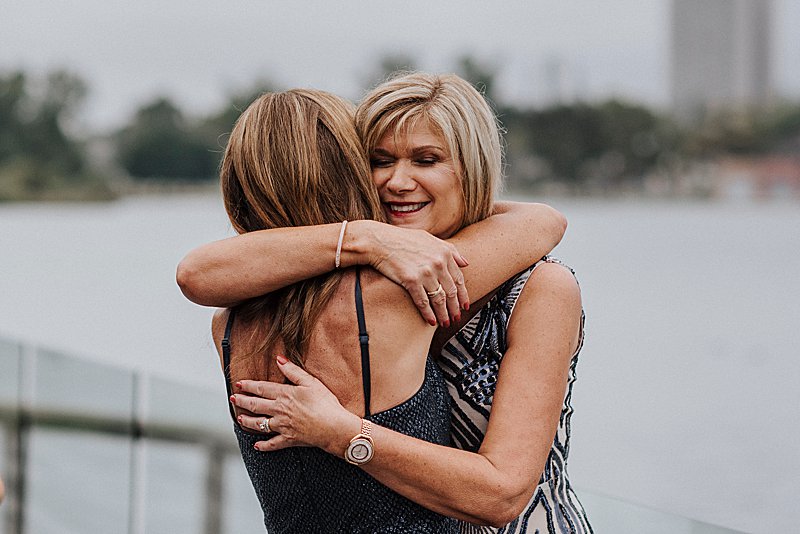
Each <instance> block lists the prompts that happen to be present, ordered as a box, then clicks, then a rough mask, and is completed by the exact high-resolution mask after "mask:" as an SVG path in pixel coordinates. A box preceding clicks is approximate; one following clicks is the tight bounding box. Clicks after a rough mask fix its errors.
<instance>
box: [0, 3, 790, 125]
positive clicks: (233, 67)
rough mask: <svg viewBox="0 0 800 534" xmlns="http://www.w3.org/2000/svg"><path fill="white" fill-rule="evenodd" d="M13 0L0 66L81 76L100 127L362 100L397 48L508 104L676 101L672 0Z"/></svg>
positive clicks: (784, 45)
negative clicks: (478, 84)
mask: <svg viewBox="0 0 800 534" xmlns="http://www.w3.org/2000/svg"><path fill="white" fill-rule="evenodd" d="M12 1H13V0H12ZM753 1H757V0H753ZM14 3H15V4H16V5H14V6H13V7H11V6H8V4H6V5H5V6H4V9H3V12H4V13H3V16H2V17H1V18H0V71H7V70H9V69H16V68H22V69H25V70H26V71H28V72H31V73H42V72H45V71H46V70H48V69H52V68H57V67H66V68H68V69H70V70H72V71H74V72H77V73H78V74H79V75H81V76H82V77H83V78H85V79H86V80H87V82H88V83H89V86H90V90H91V92H90V96H89V99H88V100H87V103H86V107H85V110H84V111H85V113H84V114H83V116H84V120H85V124H87V125H90V126H92V127H101V128H105V127H113V126H116V125H119V124H121V123H122V122H124V121H125V120H126V119H127V118H128V117H129V116H130V114H131V113H132V112H133V110H134V109H135V108H136V107H137V106H139V105H141V104H142V103H144V102H146V101H147V100H148V99H150V98H152V97H154V96H155V95H158V94H166V95H169V96H171V97H173V98H175V99H176V100H177V101H178V102H179V104H180V105H181V106H182V107H184V108H185V109H188V110H190V111H193V112H203V111H207V110H210V109H212V108H214V107H216V106H219V105H220V104H221V103H222V102H223V101H224V98H225V95H227V94H229V93H230V92H232V91H235V90H236V89H242V88H246V87H249V86H250V85H252V83H253V82H254V80H256V79H259V78H261V79H268V80H272V81H274V82H276V83H278V84H279V85H281V86H283V87H292V86H313V87H317V88H320V89H326V90H329V91H333V92H337V93H339V94H342V95H344V96H347V97H349V98H352V99H357V98H358V97H359V96H360V94H361V91H362V90H363V89H364V83H365V80H367V79H368V78H369V76H370V74H371V73H372V72H374V71H375V69H376V64H377V61H378V58H379V57H380V56H382V55H386V54H392V53H394V54H407V55H410V56H412V57H415V58H417V60H418V66H419V67H420V68H423V69H425V70H434V71H442V70H452V69H453V68H454V65H455V62H456V59H457V58H458V57H459V56H461V55H463V54H471V55H473V56H475V57H477V58H478V59H481V60H482V61H485V62H488V63H489V64H491V65H493V66H496V68H497V69H498V71H499V75H500V76H499V79H498V82H499V93H500V95H501V96H502V97H504V98H506V99H507V100H511V101H517V102H534V103H535V102H541V101H543V100H546V99H548V98H550V97H552V95H553V94H554V93H555V92H560V93H561V94H563V95H566V96H570V95H577V96H580V97H585V98H595V97H608V96H621V97H627V98H631V99H634V100H639V101H643V102H646V103H651V104H655V105H661V106H664V105H666V104H667V102H668V101H669V28H668V24H669V9H670V2H669V1H668V0H604V1H603V0H580V1H572V2H570V1H564V0H507V1H504V2H477V1H470V0H446V1H439V2H436V1H433V0H428V1H422V0H413V1H402V2H401V1H393V2H387V1H380V0H371V1H365V0H346V1H341V2H335V1H331V0H329V1H327V2H324V1H311V0H293V1H285V2H280V3H278V2H274V1H268V0H225V1H223V0H216V1H212V0H194V1H192V2H166V1H164V0H158V1H156V0H137V1H135V2H131V1H130V0H125V1H123V0H82V1H81V0H62V1H53V0H47V1H45V0H24V1H22V0H20V1H18V2H14ZM774 4H775V17H774V18H775V24H774V33H775V39H774V43H773V46H774V48H775V53H776V63H775V75H774V78H775V85H776V87H777V89H778V91H779V92H780V93H782V94H788V95H792V96H794V97H800V30H798V28H800V2H796V1H794V0H775V2H774ZM548 66H549V69H548ZM554 67H557V69H554ZM554 70H556V71H557V72H559V73H560V74H559V76H557V77H555V76H553V75H552V73H553V72H554ZM548 72H549V73H550V74H548ZM556 80H557V81H556Z"/></svg>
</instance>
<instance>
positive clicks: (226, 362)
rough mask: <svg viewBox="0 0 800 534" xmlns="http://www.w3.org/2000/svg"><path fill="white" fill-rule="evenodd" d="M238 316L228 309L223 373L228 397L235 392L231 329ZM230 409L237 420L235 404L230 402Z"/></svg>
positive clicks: (223, 341) (222, 343)
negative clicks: (232, 385)
mask: <svg viewBox="0 0 800 534" xmlns="http://www.w3.org/2000/svg"><path fill="white" fill-rule="evenodd" d="M235 317H236V311H235V310H234V309H233V308H231V309H230V310H228V322H227V323H226V324H225V335H224V336H223V337H222V342H221V345H222V363H223V365H224V366H225V367H224V368H223V373H225V388H226V389H227V390H228V398H230V396H231V395H232V394H233V392H232V391H231V330H232V329H233V319H234V318H235ZM228 410H229V411H230V412H231V417H232V418H233V419H234V421H235V420H236V413H235V412H234V411H233V406H232V405H231V403H230V402H228Z"/></svg>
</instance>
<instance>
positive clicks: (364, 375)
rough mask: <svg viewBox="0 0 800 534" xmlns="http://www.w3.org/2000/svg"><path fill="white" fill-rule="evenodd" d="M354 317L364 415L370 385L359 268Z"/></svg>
mask: <svg viewBox="0 0 800 534" xmlns="http://www.w3.org/2000/svg"><path fill="white" fill-rule="evenodd" d="M356 317H357V318H358V343H359V344H360V345H361V381H362V382H363V385H364V417H369V415H370V409H369V405H370V396H371V391H372V385H371V381H370V373H369V335H368V334H367V322H366V320H365V319H364V303H363V302H362V300H361V270H360V269H358V268H357V269H356Z"/></svg>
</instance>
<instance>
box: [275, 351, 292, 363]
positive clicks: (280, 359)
mask: <svg viewBox="0 0 800 534" xmlns="http://www.w3.org/2000/svg"><path fill="white" fill-rule="evenodd" d="M275 359H276V360H278V363H279V364H281V365H283V364H285V363H286V362H288V361H289V360H288V359H286V356H284V355H283V354H278V355H277V356H276V357H275Z"/></svg>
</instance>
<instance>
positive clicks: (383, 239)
mask: <svg viewBox="0 0 800 534" xmlns="http://www.w3.org/2000/svg"><path fill="white" fill-rule="evenodd" d="M371 228H373V231H372V234H371V237H372V239H373V243H374V247H373V252H372V254H371V255H370V262H369V263H370V265H371V266H372V267H373V268H374V269H376V270H377V271H378V272H380V273H381V274H382V275H384V276H386V277H387V278H389V279H390V280H392V281H394V282H395V283H397V284H399V285H401V286H403V288H404V289H405V290H406V291H408V293H409V295H411V298H412V299H413V300H414V303H415V304H416V305H417V308H419V312H420V314H421V315H422V317H423V318H424V319H425V320H426V321H427V322H428V323H429V324H430V325H432V326H434V325H436V324H437V322H438V324H440V325H441V326H443V327H445V328H447V327H449V326H450V321H451V320H452V321H458V320H460V318H461V309H462V308H463V309H465V310H466V309H469V294H468V293H467V288H466V286H465V285H464V275H463V274H462V273H461V268H462V267H466V266H467V265H469V262H467V260H466V259H465V258H464V257H463V256H462V255H461V253H459V252H458V250H457V249H456V247H455V246H454V245H452V244H450V243H448V242H446V241H443V240H441V239H439V238H437V237H435V236H433V235H431V234H429V233H428V232H426V231H424V230H411V229H407V228H397V227H394V226H391V225H388V224H380V225H377V226H373V227H371ZM439 284H441V287H442V289H443V290H444V294H441V293H440V294H439V295H437V296H432V297H431V298H429V296H428V294H429V293H432V292H434V291H436V289H437V288H438V287H439Z"/></svg>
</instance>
